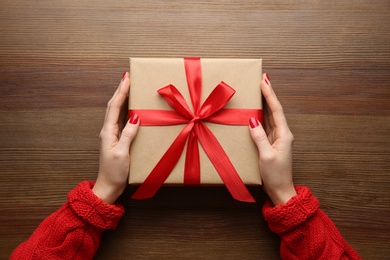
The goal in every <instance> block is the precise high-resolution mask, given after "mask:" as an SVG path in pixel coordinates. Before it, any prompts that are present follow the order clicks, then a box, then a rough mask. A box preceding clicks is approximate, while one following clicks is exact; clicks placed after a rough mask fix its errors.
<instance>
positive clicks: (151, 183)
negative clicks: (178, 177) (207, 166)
mask: <svg viewBox="0 0 390 260" xmlns="http://www.w3.org/2000/svg"><path fill="white" fill-rule="evenodd" d="M193 126H194V123H190V124H188V125H186V126H185V127H184V129H183V130H182V131H181V132H180V134H179V135H178V136H177V137H176V139H175V141H173V143H172V144H171V146H170V147H169V148H168V150H167V151H166V152H165V154H164V155H163V156H162V157H161V159H160V161H159V162H158V163H157V165H156V166H155V167H154V169H153V170H152V172H151V173H150V174H149V175H148V177H147V178H146V179H145V181H144V182H143V183H142V184H141V186H140V187H139V188H138V189H137V190H136V192H135V193H134V194H133V196H131V198H132V199H148V198H151V197H153V196H154V194H156V192H157V191H158V189H159V188H160V187H161V186H162V185H163V183H164V181H165V180H166V179H167V178H168V176H169V174H170V173H171V171H172V170H173V168H174V167H175V165H176V163H177V161H178V160H179V158H180V156H181V154H182V152H183V150H184V146H185V143H186V141H187V137H188V134H189V133H190V131H191V130H192V128H193Z"/></svg>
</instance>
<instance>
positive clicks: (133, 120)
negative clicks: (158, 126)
mask: <svg viewBox="0 0 390 260" xmlns="http://www.w3.org/2000/svg"><path fill="white" fill-rule="evenodd" d="M138 120H139V116H138V114H134V115H132V116H131V117H130V120H129V122H130V124H133V125H136V124H137V123H138Z"/></svg>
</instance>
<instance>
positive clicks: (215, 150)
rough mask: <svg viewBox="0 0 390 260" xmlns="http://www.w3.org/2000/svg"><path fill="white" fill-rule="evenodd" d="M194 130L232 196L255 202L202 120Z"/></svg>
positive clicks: (240, 199)
mask: <svg viewBox="0 0 390 260" xmlns="http://www.w3.org/2000/svg"><path fill="white" fill-rule="evenodd" d="M195 131H196V134H197V136H198V138H199V141H200V144H201V145H202V147H203V149H204V151H205V152H206V154H207V156H208V157H209V159H210V161H211V162H212V163H213V165H214V167H215V169H216V170H217V172H218V174H219V176H220V177H221V179H222V181H223V182H224V183H225V185H226V187H227V189H228V190H229V192H230V194H231V195H232V196H233V198H235V199H236V200H239V201H243V202H256V201H255V199H254V198H253V197H252V195H251V194H250V192H249V191H248V189H247V188H246V186H245V184H244V183H243V182H242V180H241V178H240V176H239V175H238V173H237V171H236V169H235V168H234V166H233V164H232V162H231V161H230V160H229V157H228V156H227V154H226V153H225V151H224V150H223V148H222V146H221V145H220V143H219V142H218V140H217V138H216V137H215V136H214V134H213V133H212V132H211V131H210V130H209V129H208V128H207V126H206V125H205V124H204V123H203V122H199V123H198V124H196V125H195Z"/></svg>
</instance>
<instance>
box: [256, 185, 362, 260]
mask: <svg viewBox="0 0 390 260" xmlns="http://www.w3.org/2000/svg"><path fill="white" fill-rule="evenodd" d="M295 189H296V191H297V195H296V196H294V197H293V198H291V199H290V200H289V201H288V202H287V203H286V204H283V205H278V206H276V207H274V206H273V204H272V202H271V201H267V202H266V203H265V204H264V206H263V215H264V218H265V220H266V221H267V222H268V226H269V228H270V229H271V231H272V232H275V233H277V234H278V235H279V237H280V240H281V244H280V254H281V257H282V259H300V260H301V259H361V258H360V256H359V255H358V253H357V252H356V251H355V250H354V249H353V248H352V247H351V246H350V245H349V244H347V242H346V241H345V240H344V239H343V238H342V236H341V235H340V233H339V231H338V230H337V228H336V226H335V225H334V224H333V222H332V221H331V220H330V219H329V217H328V216H327V215H326V214H325V213H324V212H323V211H322V210H321V209H319V201H318V199H317V198H315V197H314V196H313V194H312V193H311V192H310V190H309V188H307V187H299V186H297V187H295Z"/></svg>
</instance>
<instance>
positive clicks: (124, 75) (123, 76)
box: [122, 71, 127, 80]
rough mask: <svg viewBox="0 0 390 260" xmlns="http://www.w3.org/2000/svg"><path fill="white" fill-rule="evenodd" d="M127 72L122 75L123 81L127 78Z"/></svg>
mask: <svg viewBox="0 0 390 260" xmlns="http://www.w3.org/2000/svg"><path fill="white" fill-rule="evenodd" d="M126 73H127V72H126V71H125V72H123V75H122V80H124V79H125V77H126Z"/></svg>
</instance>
